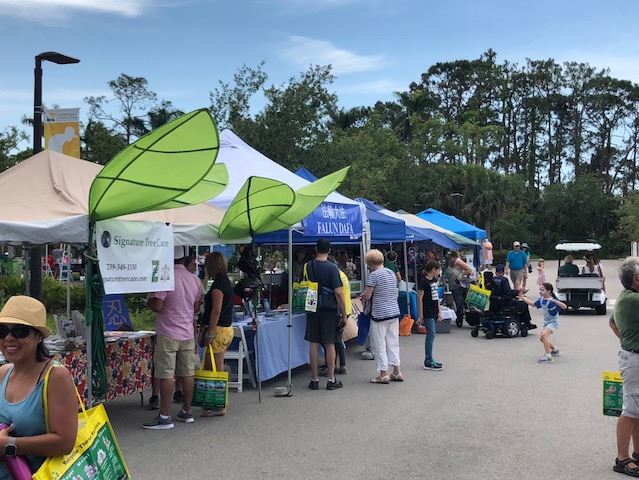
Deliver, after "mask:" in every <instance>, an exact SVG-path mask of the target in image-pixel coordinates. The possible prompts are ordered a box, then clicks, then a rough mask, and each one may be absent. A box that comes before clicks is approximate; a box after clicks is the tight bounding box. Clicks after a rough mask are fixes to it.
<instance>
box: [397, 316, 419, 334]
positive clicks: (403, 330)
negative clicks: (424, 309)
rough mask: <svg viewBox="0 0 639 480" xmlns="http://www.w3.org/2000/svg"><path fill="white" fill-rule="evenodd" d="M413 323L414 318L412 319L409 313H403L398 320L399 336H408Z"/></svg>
mask: <svg viewBox="0 0 639 480" xmlns="http://www.w3.org/2000/svg"><path fill="white" fill-rule="evenodd" d="M414 323H415V320H413V319H412V318H411V316H410V315H408V314H406V315H404V316H403V317H402V319H401V320H400V321H399V335H400V336H401V337H410V331H411V329H412V328H413V324H414Z"/></svg>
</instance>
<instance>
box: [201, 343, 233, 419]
mask: <svg viewBox="0 0 639 480" xmlns="http://www.w3.org/2000/svg"><path fill="white" fill-rule="evenodd" d="M207 352H208V354H209V355H210V356H211V367H212V370H206V369H205V368H204V365H205V363H206V353H205V354H204V358H203V359H202V363H201V364H200V369H199V370H198V371H197V372H195V389H194V391H193V405H195V406H196V407H202V408H206V409H212V408H226V406H227V405H228V402H229V373H228V372H224V371H218V370H217V368H216V366H215V357H214V356H213V349H212V348H211V345H208V348H207Z"/></svg>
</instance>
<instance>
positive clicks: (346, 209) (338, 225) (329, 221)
mask: <svg viewBox="0 0 639 480" xmlns="http://www.w3.org/2000/svg"><path fill="white" fill-rule="evenodd" d="M302 225H303V227H304V235H309V236H315V237H349V238H359V237H361V236H362V211H361V210H360V207H359V205H344V204H338V203H330V202H323V203H322V204H321V205H320V206H319V207H317V208H316V209H315V210H313V212H312V213H311V214H310V215H309V216H308V217H306V218H305V219H304V220H302Z"/></svg>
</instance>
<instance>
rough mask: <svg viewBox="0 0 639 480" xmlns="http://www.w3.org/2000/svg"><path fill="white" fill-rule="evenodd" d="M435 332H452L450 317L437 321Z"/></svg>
mask: <svg viewBox="0 0 639 480" xmlns="http://www.w3.org/2000/svg"><path fill="white" fill-rule="evenodd" d="M435 332H436V333H450V318H444V319H443V320H442V321H441V322H437V323H436V328H435Z"/></svg>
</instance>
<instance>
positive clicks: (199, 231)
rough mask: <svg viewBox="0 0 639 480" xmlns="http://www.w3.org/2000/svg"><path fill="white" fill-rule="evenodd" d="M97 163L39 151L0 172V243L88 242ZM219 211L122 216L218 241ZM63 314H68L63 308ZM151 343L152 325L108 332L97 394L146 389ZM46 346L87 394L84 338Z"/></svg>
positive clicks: (183, 240)
mask: <svg viewBox="0 0 639 480" xmlns="http://www.w3.org/2000/svg"><path fill="white" fill-rule="evenodd" d="M101 169H102V166H100V165H97V164H95V163H91V162H87V161H84V160H80V159H77V158H74V157H69V156H67V155H63V154H60V153H57V152H53V151H50V150H45V151H43V152H40V153H38V154H37V155H34V156H33V157H31V158H28V159H26V160H24V161H23V162H21V163H20V164H18V165H16V166H15V167H12V168H10V169H9V170H7V171H5V172H3V173H2V174H0V205H2V208H1V209H0V242H1V243H11V244H44V243H74V244H83V243H86V241H87V238H88V235H89V215H88V204H89V202H88V198H89V189H90V186H91V183H92V182H93V180H94V179H95V177H96V175H97V174H98V173H99V172H100V171H101ZM25 192H29V194H28V195H25ZM222 217H223V212H222V211H220V210H219V209H217V208H215V207H212V206H209V205H204V204H200V205H195V206H189V207H183V208H177V209H171V210H161V211H155V212H148V213H138V214H133V215H127V216H124V217H121V219H122V220H127V221H155V222H162V223H169V224H171V225H173V231H174V241H175V244H176V245H198V244H210V243H212V242H214V241H217V240H218V238H219V237H218V235H217V227H215V224H216V223H217V224H218V225H219V222H220V221H221V219H222ZM69 278H70V277H69ZM67 285H70V283H69V282H67ZM67 317H68V318H70V315H69V312H68V310H67ZM152 344H153V333H152V332H111V333H108V334H106V360H107V363H106V375H107V378H108V388H107V391H106V392H105V394H104V395H103V396H100V397H99V398H98V399H99V400H111V399H114V398H116V397H118V396H126V395H130V394H131V393H134V392H141V391H143V390H145V389H148V388H150V385H151V375H150V370H151V365H152V355H153V348H152ZM48 345H49V347H50V350H51V352H52V353H53V354H54V356H55V358H56V359H58V360H59V361H60V362H61V363H64V364H65V365H66V366H67V367H68V368H69V370H70V371H71V372H72V374H73V376H74V379H75V381H76V384H77V385H78V389H79V390H80V392H81V393H82V395H83V398H84V399H85V400H87V398H88V397H90V393H89V391H90V389H89V385H90V382H88V380H87V368H88V365H90V362H89V361H88V356H87V345H86V343H85V342H84V340H79V339H77V340H74V341H69V340H67V339H64V338H60V337H51V338H50V339H48Z"/></svg>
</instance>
